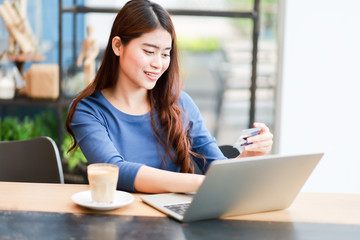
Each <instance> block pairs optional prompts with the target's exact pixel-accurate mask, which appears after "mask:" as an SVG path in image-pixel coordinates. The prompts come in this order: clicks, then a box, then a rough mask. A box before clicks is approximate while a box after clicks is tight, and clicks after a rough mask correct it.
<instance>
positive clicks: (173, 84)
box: [65, 0, 200, 173]
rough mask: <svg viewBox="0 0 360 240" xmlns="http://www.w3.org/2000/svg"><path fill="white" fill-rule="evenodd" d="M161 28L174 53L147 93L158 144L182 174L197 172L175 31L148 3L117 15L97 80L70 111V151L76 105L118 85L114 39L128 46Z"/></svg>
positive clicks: (141, 0) (135, 0)
mask: <svg viewBox="0 0 360 240" xmlns="http://www.w3.org/2000/svg"><path fill="white" fill-rule="evenodd" d="M158 27H162V28H164V29H165V30H166V31H168V32H169V33H170V35H171V38H172V50H171V54H170V65H169V67H168V69H167V70H166V71H165V72H164V73H163V75H162V76H161V78H160V79H159V80H158V81H157V83H156V85H155V87H154V88H153V89H151V90H149V92H148V98H149V102H150V106H151V108H152V109H154V108H155V109H156V112H157V114H158V116H157V117H158V119H159V124H160V128H157V127H156V125H155V120H154V116H153V111H151V123H152V128H153V131H154V133H155V134H156V137H157V140H158V142H159V144H161V145H162V146H164V148H165V152H166V155H167V156H169V157H170V158H171V159H172V160H173V161H174V162H175V163H176V164H177V165H179V166H180V167H181V170H180V171H181V172H185V173H193V172H194V166H193V163H192V161H191V159H190V155H193V156H196V157H199V156H200V155H198V154H196V153H194V152H192V151H191V145H190V139H189V136H188V131H189V128H188V129H186V131H184V123H183V119H185V116H184V114H183V112H182V110H181V108H180V107H179V106H178V99H179V94H180V89H181V83H180V78H179V65H178V56H177V46H176V41H175V40H176V34H175V29H174V26H173V23H172V21H171V18H170V15H169V13H168V12H167V11H166V10H165V9H163V8H162V7H161V6H160V5H158V4H156V3H152V2H150V1H147V0H132V1H129V2H128V3H126V4H125V5H124V7H123V8H122V9H121V10H120V11H119V12H118V14H117V16H116V18H115V20H114V23H113V26H112V29H111V33H110V37H109V41H108V44H107V47H106V49H105V52H104V58H103V61H102V64H101V66H100V68H99V70H98V72H97V74H96V76H95V79H94V81H93V82H92V83H91V84H90V85H89V86H87V87H86V88H85V89H84V90H83V91H82V92H80V93H79V95H78V96H77V97H76V98H75V99H74V101H73V103H72V105H71V107H70V110H69V112H68V115H67V118H66V122H65V127H66V130H67V132H68V133H69V134H70V135H71V136H72V137H73V139H74V141H73V145H72V146H71V147H70V149H69V151H71V150H73V149H74V148H76V147H77V142H76V139H75V136H74V133H73V131H72V129H71V127H70V122H71V119H72V117H73V115H74V112H75V110H76V106H77V104H78V103H79V102H80V101H81V100H82V99H84V98H86V97H88V96H91V95H92V94H94V93H97V92H99V91H101V90H102V89H105V88H111V87H114V86H115V84H116V80H117V76H118V71H119V68H118V66H119V61H120V60H121V59H119V57H118V56H116V55H115V54H114V52H113V50H112V39H113V38H114V37H115V36H119V37H120V39H121V42H122V44H124V45H125V46H126V45H127V44H128V43H129V42H130V41H131V40H132V39H134V38H138V37H140V36H141V35H142V34H144V33H147V32H150V31H152V30H154V29H156V28H158ZM182 118H183V119H182ZM164 136H165V137H164ZM164 159H165V156H164V157H163V160H164Z"/></svg>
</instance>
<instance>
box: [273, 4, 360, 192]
mask: <svg viewBox="0 0 360 240" xmlns="http://www.w3.org/2000/svg"><path fill="white" fill-rule="evenodd" d="M284 1H285V0H284ZM283 41H284V45H283V47H284V48H283V59H282V62H283V64H282V70H281V74H280V75H282V80H281V81H282V83H281V85H280V86H281V92H280V94H281V95H280V96H281V112H280V116H279V119H280V124H279V126H280V134H279V136H278V137H279V151H280V153H286V154H289V153H302V152H318V151H324V152H325V156H324V158H323V159H322V161H321V162H320V164H319V165H318V166H317V168H316V169H315V171H314V172H313V174H312V175H311V177H310V178H309V180H308V182H307V183H306V185H305V187H304V188H303V191H311V192H312V191H315V192H341V193H360V153H359V150H360V1H359V0H342V1H338V0H316V1H313V0H286V4H285V21H284V39H283Z"/></svg>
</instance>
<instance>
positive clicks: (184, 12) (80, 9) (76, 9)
mask: <svg viewBox="0 0 360 240" xmlns="http://www.w3.org/2000/svg"><path fill="white" fill-rule="evenodd" d="M119 10H120V9H117V8H99V7H96V8H95V7H85V6H72V7H67V8H63V9H62V10H61V12H62V13H66V12H67V13H118V11H119ZM166 10H167V11H168V12H169V13H170V14H171V15H178V16H207V17H232V18H250V19H255V18H257V16H258V14H257V12H253V11H251V12H240V11H210V10H191V9H166Z"/></svg>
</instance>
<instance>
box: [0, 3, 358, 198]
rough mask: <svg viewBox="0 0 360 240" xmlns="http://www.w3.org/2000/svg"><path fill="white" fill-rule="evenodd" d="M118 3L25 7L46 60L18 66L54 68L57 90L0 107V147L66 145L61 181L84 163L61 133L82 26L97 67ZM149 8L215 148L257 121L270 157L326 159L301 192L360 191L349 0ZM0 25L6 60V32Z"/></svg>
mask: <svg viewBox="0 0 360 240" xmlns="http://www.w3.org/2000/svg"><path fill="white" fill-rule="evenodd" d="M3 2H4V1H3V0H0V3H3ZM125 2H126V1H120V0H102V1H95V0H78V1H74V0H63V1H58V0H30V1H27V17H28V19H29V22H30V25H31V27H32V30H33V34H34V36H35V38H36V39H37V41H38V49H39V53H40V54H41V55H42V56H44V59H42V60H39V61H34V60H29V61H24V62H22V63H23V66H22V71H23V73H25V72H26V71H27V70H28V69H29V68H30V67H31V65H32V64H34V63H50V64H58V65H59V69H60V77H59V85H60V90H59V92H60V94H59V97H58V98H56V99H51V100H49V99H45V100H44V99H42V100H39V99H29V98H27V97H24V96H21V94H16V95H15V97H14V98H13V99H10V100H0V119H1V121H0V124H1V132H0V137H1V138H0V140H16V139H25V138H30V137H34V136H38V135H48V136H51V137H52V138H53V139H54V140H55V141H56V142H57V143H58V146H59V148H60V149H61V152H62V155H63V162H64V171H65V181H66V182H68V183H81V182H83V181H84V179H83V178H84V177H83V175H82V173H83V170H84V166H86V159H84V157H83V156H82V154H81V152H77V153H76V154H75V155H73V156H70V155H68V154H67V153H66V149H67V147H68V145H69V144H70V139H69V137H68V136H67V134H66V133H65V132H64V130H63V120H64V117H65V116H66V111H67V106H68V104H69V102H70V99H71V98H72V97H73V96H74V95H75V94H76V93H78V92H79V91H80V90H81V89H82V88H83V87H84V86H85V84H84V81H83V75H82V72H83V69H82V68H81V67H77V66H76V58H77V57H78V55H79V54H80V50H81V45H82V42H83V40H84V38H86V37H87V33H86V27H87V26H93V27H94V34H93V36H94V38H95V39H96V41H97V43H98V45H99V49H100V53H99V55H98V57H97V59H96V66H97V67H98V66H99V64H100V62H101V59H102V52H103V50H104V48H105V45H106V43H107V40H108V36H109V31H110V28H111V25H112V22H113V19H114V17H115V14H116V12H117V11H118V10H119V9H120V8H121V7H122V6H123V5H124V3H125ZM155 2H158V3H159V4H161V5H162V6H163V7H164V8H166V9H168V10H169V12H170V13H171V15H172V19H173V22H174V25H175V28H176V32H177V37H178V39H177V41H178V44H179V47H180V67H181V76H182V80H183V81H184V90H185V91H186V92H188V93H189V94H190V96H191V97H192V98H193V99H194V101H195V103H196V104H197V105H198V107H199V108H200V111H201V113H202V115H203V118H204V120H205V123H206V125H207V127H208V129H209V131H210V132H211V133H212V134H213V135H214V137H215V138H216V140H217V142H218V144H219V145H223V144H230V145H232V144H233V143H234V142H235V141H236V139H237V137H238V135H239V134H240V132H241V130H242V129H245V128H248V127H249V126H251V124H252V123H253V122H254V121H257V122H264V123H266V124H267V125H268V126H269V128H270V130H271V131H272V132H273V133H274V148H273V152H272V153H273V154H276V153H282V154H293V153H303V152H316V151H321V152H325V156H324V158H323V160H322V162H321V163H320V164H319V166H318V167H317V168H316V169H315V171H314V173H313V175H312V176H311V178H310V179H309V181H308V183H307V184H306V185H305V187H304V191H318V192H319V191H322V192H350V193H352V192H357V193H359V192H360V177H359V176H360V175H359V174H358V172H359V170H360V163H359V157H358V156H357V152H355V151H356V147H357V143H358V142H359V141H358V140H357V139H355V138H354V136H357V134H359V133H360V130H359V127H358V126H357V124H356V123H358V122H360V121H359V120H360V119H359V118H360V117H359V115H360V114H359V110H358V107H357V106H356V105H357V104H356V103H358V102H359V100H360V99H359V94H357V92H358V91H359V89H360V88H359V84H360V81H359V79H358V78H359V77H358V74H357V69H358V65H359V60H358V57H359V53H360V51H359V46H358V44H357V43H358V42H360V41H359V40H360V39H359V38H360V36H359V35H360V34H359V30H358V29H357V28H356V26H357V25H356V24H357V23H359V21H360V16H358V14H357V12H358V10H359V9H360V4H359V3H358V2H357V1H356V0H344V1H342V2H341V3H339V2H338V1H335V0H330V1H325V0H319V1H316V2H313V1H309V0H305V1H300V0H288V1H286V0H260V1H254V0H207V1H205V0H197V1H194V0H192V1H189V0H182V1H179V0H166V1H165V0H155ZM257 3H258V5H257ZM0 23H1V25H0V52H1V53H3V52H6V51H7V48H8V46H9V40H8V39H9V35H8V31H7V29H6V27H5V26H4V23H3V22H1V20H0ZM59 39H61V41H60V42H59ZM3 62H5V61H3ZM15 63H17V62H16V61H15ZM355 71H356V72H355ZM345 123H350V127H347V128H345ZM355 144H356V145H355Z"/></svg>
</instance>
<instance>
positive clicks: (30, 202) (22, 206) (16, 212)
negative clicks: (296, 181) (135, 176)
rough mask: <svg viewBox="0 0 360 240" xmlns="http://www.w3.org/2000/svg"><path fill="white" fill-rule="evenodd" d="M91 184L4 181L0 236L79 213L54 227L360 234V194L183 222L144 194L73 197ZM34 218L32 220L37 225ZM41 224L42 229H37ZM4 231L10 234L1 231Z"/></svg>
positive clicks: (184, 235) (201, 234)
mask: <svg viewBox="0 0 360 240" xmlns="http://www.w3.org/2000/svg"><path fill="white" fill-rule="evenodd" d="M88 189H89V187H88V185H78V184H39V183H12V182H0V212H1V215H0V223H1V221H2V220H1V219H4V220H5V222H7V223H8V225H2V224H0V239H3V238H5V239H6V236H12V235H11V234H13V232H12V231H13V229H14V228H13V227H12V226H10V225H9V224H15V225H16V224H17V223H18V222H20V223H19V224H20V225H19V226H18V227H19V229H20V230H19V231H22V230H21V229H23V230H24V231H25V232H24V233H21V232H20V233H16V231H15V232H14V234H15V233H16V234H20V235H13V237H14V238H21V237H19V236H23V235H21V234H27V235H24V236H25V239H26V238H27V237H26V236H34V238H38V237H39V236H40V235H39V234H41V231H40V230H41V226H42V224H47V223H51V221H54V222H56V224H57V225H59V227H61V226H62V227H63V228H64V229H68V228H69V226H72V227H74V226H76V224H79V223H78V219H79V218H81V219H82V221H81V222H82V223H81V224H84V223H88V224H87V225H81V224H80V225H79V227H76V228H75V229H77V230H74V231H70V232H66V231H64V229H62V228H60V229H59V228H55V227H54V229H53V231H55V232H57V234H59V233H58V231H59V232H60V233H62V234H65V235H63V237H64V238H70V237H71V236H73V235H72V234H75V235H76V234H77V235H76V236H77V237H79V236H84V233H86V234H87V233H89V226H99V228H97V227H95V228H94V229H97V230H91V231H95V233H94V234H95V235H96V233H97V232H99V231H100V232H101V231H102V230H104V229H107V228H108V227H109V226H110V228H111V229H112V231H110V232H111V234H113V233H112V232H115V233H116V234H115V233H114V235H111V236H113V237H114V238H112V239H117V238H119V239H134V238H131V236H134V237H135V236H136V239H142V238H143V239H161V236H162V237H164V239H217V237H220V236H221V238H222V239H232V237H234V238H233V239H238V237H239V236H240V235H241V236H242V239H272V238H271V236H273V237H274V239H302V238H301V237H300V238H299V236H304V237H305V238H306V239H312V237H313V239H337V238H336V237H339V236H341V238H340V239H360V194H359V195H358V194H324V193H300V194H299V195H298V197H297V198H296V199H295V201H294V203H293V204H292V205H291V206H290V207H289V208H288V209H286V210H282V211H274V212H267V213H259V214H251V215H244V216H236V217H230V218H224V219H214V220H206V221H200V222H194V223H190V224H182V223H179V222H177V221H175V220H172V219H169V218H167V217H166V216H165V215H164V214H162V213H161V212H159V211H157V210H155V209H153V208H152V207H150V206H148V205H146V204H145V203H143V202H142V201H141V200H140V195H141V194H134V196H135V201H134V202H133V203H132V204H130V205H128V206H125V207H122V208H118V209H115V210H112V211H106V212H99V211H93V210H90V209H86V208H83V207H80V206H78V205H76V204H75V203H73V202H72V201H71V195H72V194H74V193H76V192H79V191H84V190H88ZM21 219H28V220H27V221H20V220H21ZM45 219H48V220H45ZM101 219H102V220H101ZM28 222H32V223H31V225H28V224H29V223H28ZM129 222H131V226H130V225H128V224H129ZM37 223H38V224H39V227H38V228H34V229H32V228H31V226H32V224H34V226H36V224H37ZM63 224H65V225H63ZM68 225H69V226H68ZM66 226H68V227H66ZM100 226H103V228H100ZM111 226H113V228H112V227H111ZM114 226H115V227H114ZM154 226H156V227H154ZM44 227H45V226H44ZM27 228H30V230H26V229H27ZM127 228H129V229H128V230H127ZM35 229H40V230H39V232H34V231H35ZM45 229H46V230H47V231H48V230H49V229H48V228H47V227H45ZM45 229H44V230H45ZM79 229H82V230H79ZM114 229H115V230H114ZM140 229H141V231H140ZM215 229H216V231H215ZM255 230H256V231H255ZM26 231H28V232H26ZM29 231H31V232H32V234H34V235H31V234H30V233H29ZM127 231H130V232H131V233H132V235H131V236H130V237H129V238H124V234H125V235H126V236H127V234H129V232H127ZM139 231H140V232H139ZM144 231H145V232H144ZM2 232H5V234H7V235H1V234H2ZM67 233H68V235H66V234H67ZM120 233H121V234H120ZM29 234H30V235H29ZM37 234H38V235H37ZM69 234H70V235H69ZM86 234H85V235H86ZM152 234H155V235H154V236H153V235H152ZM169 234H171V238H170V235H169ZM173 234H175V235H173ZM189 234H190V235H189ZM217 234H221V235H217ZM254 234H255V235H254ZM271 234H273V235H271ZM309 234H310V235H309ZM344 234H345V235H344ZM346 234H347V235H346ZM50 236H51V232H50ZM54 236H55V234H54ZM56 236H58V235H56ZM76 236H75V237H76ZM159 237H160V238H159ZM174 237H175V238H174ZM262 237H263V238H262ZM352 237H354V238H352ZM10 238H11V237H10ZM29 238H31V237H29ZM46 239H52V238H51V237H49V235H47V238H46ZM54 239H56V238H54ZM59 239H61V238H59ZM104 239H106V238H104Z"/></svg>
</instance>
